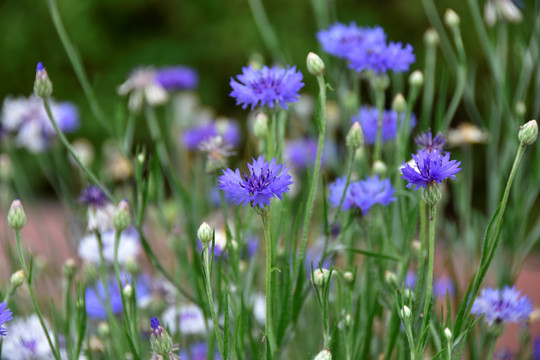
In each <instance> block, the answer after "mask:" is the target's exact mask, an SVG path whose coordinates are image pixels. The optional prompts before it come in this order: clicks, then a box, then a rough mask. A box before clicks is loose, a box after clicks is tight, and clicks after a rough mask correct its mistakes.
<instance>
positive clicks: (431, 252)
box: [422, 185, 437, 332]
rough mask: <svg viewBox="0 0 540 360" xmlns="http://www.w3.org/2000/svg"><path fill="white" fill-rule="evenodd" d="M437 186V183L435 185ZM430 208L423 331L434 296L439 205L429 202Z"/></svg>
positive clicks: (426, 324) (427, 324)
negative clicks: (436, 220) (434, 266)
mask: <svg viewBox="0 0 540 360" xmlns="http://www.w3.org/2000/svg"><path fill="white" fill-rule="evenodd" d="M435 186H437V185H435ZM428 209H429V219H428V221H429V237H428V276H427V278H426V296H425V298H424V318H423V321H422V332H423V330H424V329H425V328H426V327H427V326H429V318H430V316H429V312H430V305H431V298H432V297H433V264H434V257H435V218H436V215H437V206H436V205H431V204H428Z"/></svg>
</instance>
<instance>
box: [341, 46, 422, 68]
mask: <svg viewBox="0 0 540 360" xmlns="http://www.w3.org/2000/svg"><path fill="white" fill-rule="evenodd" d="M347 59H348V60H349V61H350V63H349V67H350V68H351V69H353V70H355V71H356V72H362V71H364V70H371V71H373V72H374V73H376V74H379V73H386V72H387V71H389V70H391V71H394V72H404V71H408V70H409V67H410V65H411V64H412V63H414V61H415V56H414V54H413V48H412V46H411V45H410V44H406V45H405V46H404V47H403V45H402V44H401V43H400V42H398V43H394V42H390V43H388V44H386V43H384V42H382V43H378V42H372V43H365V44H362V45H361V46H358V47H354V48H353V49H351V52H350V53H349V54H348V56H347Z"/></svg>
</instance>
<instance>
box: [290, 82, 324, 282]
mask: <svg viewBox="0 0 540 360" xmlns="http://www.w3.org/2000/svg"><path fill="white" fill-rule="evenodd" d="M317 82H318V84H319V100H318V109H317V125H318V127H319V142H318V145H317V158H316V159H315V167H314V169H313V177H312V178H311V184H310V185H309V191H308V199H307V202H306V211H305V214H304V222H303V224H302V238H301V241H300V251H299V252H298V257H297V261H296V262H295V271H294V275H295V276H294V277H295V278H298V273H299V271H300V266H301V264H303V263H304V259H305V257H306V250H307V242H308V235H309V228H310V224H311V216H312V214H313V206H314V203H315V195H316V193H317V185H318V184H319V173H320V170H321V156H322V152H323V146H324V135H325V131H326V83H325V81H324V77H323V76H322V75H319V76H317Z"/></svg>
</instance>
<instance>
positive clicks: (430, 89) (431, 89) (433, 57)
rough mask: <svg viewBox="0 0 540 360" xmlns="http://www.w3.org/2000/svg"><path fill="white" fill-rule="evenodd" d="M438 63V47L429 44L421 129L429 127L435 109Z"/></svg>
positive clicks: (425, 69)
mask: <svg viewBox="0 0 540 360" xmlns="http://www.w3.org/2000/svg"><path fill="white" fill-rule="evenodd" d="M436 63H437V47H436V46H435V45H428V46H427V49H426V66H425V68H424V79H425V85H424V94H423V96H422V125H421V126H420V129H425V128H427V127H428V124H429V121H430V119H431V112H432V110H433V97H434V95H435V66H436Z"/></svg>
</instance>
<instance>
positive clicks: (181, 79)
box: [155, 66, 199, 91]
mask: <svg viewBox="0 0 540 360" xmlns="http://www.w3.org/2000/svg"><path fill="white" fill-rule="evenodd" d="M155 76H156V82H157V83H158V84H160V85H161V86H163V88H165V89H166V90H167V91H175V90H185V89H194V88H196V87H197V85H198V83H199V75H198V74H197V71H195V70H194V69H192V68H190V67H187V66H168V67H163V68H160V69H157V70H156V73H155Z"/></svg>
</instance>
